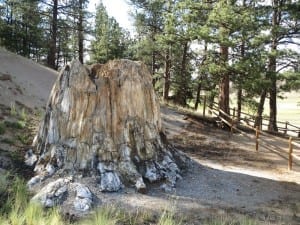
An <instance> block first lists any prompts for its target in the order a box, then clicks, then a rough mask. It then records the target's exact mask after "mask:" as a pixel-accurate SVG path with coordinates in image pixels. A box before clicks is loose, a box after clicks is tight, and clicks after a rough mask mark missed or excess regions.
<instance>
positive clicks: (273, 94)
mask: <svg viewBox="0 0 300 225" xmlns="http://www.w3.org/2000/svg"><path fill="white" fill-rule="evenodd" d="M280 14H281V12H280V11H279V1H278V0H273V15H272V31H271V33H272V43H271V54H270V56H269V65H268V78H269V79H270V81H271V86H270V89H269V93H270V102H269V106H270V115H269V117H270V118H269V126H268V130H269V131H278V127H277V72H276V63H277V58H276V55H275V53H276V51H277V45H278V41H277V27H278V25H279V20H280V18H279V17H280V16H281V15H280Z"/></svg>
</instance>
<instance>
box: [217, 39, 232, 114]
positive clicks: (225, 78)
mask: <svg viewBox="0 0 300 225" xmlns="http://www.w3.org/2000/svg"><path fill="white" fill-rule="evenodd" d="M220 55H221V61H222V65H224V66H225V65H226V64H227V61H228V47H227V46H222V45H221V46H220ZM219 108H220V109H221V110H222V111H224V112H225V113H227V114H228V115H230V110H229V73H228V71H226V69H224V72H223V74H221V78H220V82H219ZM220 116H222V117H224V116H225V115H224V114H222V113H221V112H220Z"/></svg>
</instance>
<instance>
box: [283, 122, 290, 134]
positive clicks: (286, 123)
mask: <svg viewBox="0 0 300 225" xmlns="http://www.w3.org/2000/svg"><path fill="white" fill-rule="evenodd" d="M288 124H289V122H288V121H286V122H285V128H284V134H286V133H287V128H288Z"/></svg>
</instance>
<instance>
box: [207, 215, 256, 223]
mask: <svg viewBox="0 0 300 225" xmlns="http://www.w3.org/2000/svg"><path fill="white" fill-rule="evenodd" d="M237 224H238V225H258V224H261V223H259V222H258V221H257V220H254V219H251V218H249V217H247V216H240V217H238V218H232V217H230V216H229V215H225V216H220V217H217V218H211V219H208V220H207V221H205V222H204V225H237Z"/></svg>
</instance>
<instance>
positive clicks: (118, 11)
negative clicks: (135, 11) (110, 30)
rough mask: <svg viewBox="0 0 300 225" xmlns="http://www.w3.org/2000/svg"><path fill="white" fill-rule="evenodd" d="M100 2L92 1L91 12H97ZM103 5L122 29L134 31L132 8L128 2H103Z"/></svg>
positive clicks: (117, 0)
mask: <svg viewBox="0 0 300 225" xmlns="http://www.w3.org/2000/svg"><path fill="white" fill-rule="evenodd" d="M99 2H100V0H90V3H89V10H90V11H92V12H95V10H96V5H97V4H99ZM102 3H103V5H104V6H105V7H106V10H107V13H108V15H109V16H111V17H114V18H115V19H116V20H117V22H118V23H119V24H120V26H121V27H123V28H125V29H127V30H129V31H130V32H132V31H133V30H134V27H133V24H132V23H133V20H132V19H131V18H130V16H129V14H128V13H129V11H130V6H129V5H128V4H127V3H126V0H102Z"/></svg>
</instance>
